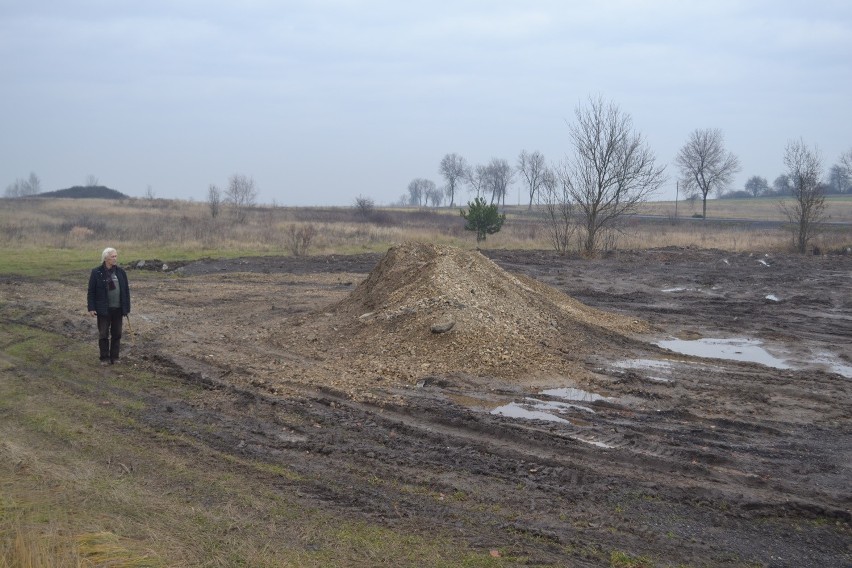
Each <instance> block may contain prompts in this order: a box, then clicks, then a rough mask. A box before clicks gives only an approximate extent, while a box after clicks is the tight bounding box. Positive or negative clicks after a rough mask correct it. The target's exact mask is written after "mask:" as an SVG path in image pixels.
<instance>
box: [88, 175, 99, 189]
mask: <svg viewBox="0 0 852 568" xmlns="http://www.w3.org/2000/svg"><path fill="white" fill-rule="evenodd" d="M84 183H85V184H86V187H97V186H98V184H99V183H100V182H99V181H98V178H97V176H96V175H94V174H89V175H87V176H86V181H85V182H84Z"/></svg>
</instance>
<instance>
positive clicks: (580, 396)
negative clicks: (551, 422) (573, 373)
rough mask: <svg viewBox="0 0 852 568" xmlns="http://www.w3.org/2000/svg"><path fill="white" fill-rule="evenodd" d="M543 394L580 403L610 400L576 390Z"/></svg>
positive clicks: (558, 390)
mask: <svg viewBox="0 0 852 568" xmlns="http://www.w3.org/2000/svg"><path fill="white" fill-rule="evenodd" d="M541 394H546V395H548V396H552V397H554V398H561V399H564V400H574V401H579V402H595V401H596V400H608V399H607V397H605V396H601V395H599V394H595V393H593V392H588V391H584V390H580V389H574V388H560V389H547V390H543V391H541Z"/></svg>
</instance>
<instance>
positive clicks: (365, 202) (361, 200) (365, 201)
mask: <svg viewBox="0 0 852 568" xmlns="http://www.w3.org/2000/svg"><path fill="white" fill-rule="evenodd" d="M375 210H376V202H375V201H373V200H372V199H370V198H369V197H364V196H363V195H359V196H358V197H356V198H355V211H357V212H358V214H359V215H360V216H361V217H363V218H365V219H369V218H370V217H371V216H372V215H373V212H374V211H375Z"/></svg>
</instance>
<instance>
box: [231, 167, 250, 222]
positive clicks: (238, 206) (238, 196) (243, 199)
mask: <svg viewBox="0 0 852 568" xmlns="http://www.w3.org/2000/svg"><path fill="white" fill-rule="evenodd" d="M225 200H226V201H227V202H228V203H230V204H231V205H232V206H233V208H234V217H235V218H236V220H237V222H239V223H243V222H245V220H246V215H248V209H249V208H250V207H253V206H254V204H255V201H256V200H257V189H256V188H255V185H254V179H253V178H251V177H248V176H246V175H244V174H234V175H232V176H231V178H230V179H229V180H228V189H226V190H225Z"/></svg>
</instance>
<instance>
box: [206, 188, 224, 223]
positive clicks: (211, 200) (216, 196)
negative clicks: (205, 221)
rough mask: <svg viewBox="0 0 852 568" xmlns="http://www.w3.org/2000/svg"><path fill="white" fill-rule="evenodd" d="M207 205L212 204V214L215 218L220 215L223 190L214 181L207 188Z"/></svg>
mask: <svg viewBox="0 0 852 568" xmlns="http://www.w3.org/2000/svg"><path fill="white" fill-rule="evenodd" d="M207 205H208V206H210V216H211V217H212V218H214V219H215V218H216V217H218V216H219V210H220V208H221V206H222V191H221V190H220V189H219V188H218V187H217V186H216V184H214V183H211V184H210V187H209V188H207Z"/></svg>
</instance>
